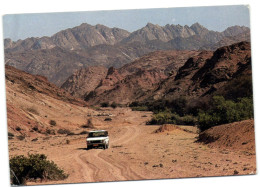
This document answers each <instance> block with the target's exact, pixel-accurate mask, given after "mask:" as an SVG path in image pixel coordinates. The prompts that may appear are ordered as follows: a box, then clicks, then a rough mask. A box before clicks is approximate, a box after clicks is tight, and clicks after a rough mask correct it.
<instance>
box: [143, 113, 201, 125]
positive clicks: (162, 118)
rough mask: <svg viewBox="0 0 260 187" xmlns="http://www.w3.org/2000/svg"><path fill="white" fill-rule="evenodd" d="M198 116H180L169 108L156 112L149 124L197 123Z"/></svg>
mask: <svg viewBox="0 0 260 187" xmlns="http://www.w3.org/2000/svg"><path fill="white" fill-rule="evenodd" d="M196 122H197V118H196V117H194V116H192V115H186V116H182V117H181V116H179V115H178V114H176V113H172V112H171V111H169V110H165V111H163V112H159V113H157V114H154V115H153V117H152V119H151V120H150V121H149V122H147V124H149V125H155V124H157V125H162V124H178V125H195V124H196Z"/></svg>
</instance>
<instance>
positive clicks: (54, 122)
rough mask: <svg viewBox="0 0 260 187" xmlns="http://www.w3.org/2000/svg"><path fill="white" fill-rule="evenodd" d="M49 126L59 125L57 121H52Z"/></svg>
mask: <svg viewBox="0 0 260 187" xmlns="http://www.w3.org/2000/svg"><path fill="white" fill-rule="evenodd" d="M49 124H50V125H52V126H56V125H57V123H56V121H55V120H50V121H49Z"/></svg>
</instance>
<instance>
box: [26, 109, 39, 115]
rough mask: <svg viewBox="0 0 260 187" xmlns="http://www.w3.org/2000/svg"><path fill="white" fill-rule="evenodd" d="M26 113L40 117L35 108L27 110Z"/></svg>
mask: <svg viewBox="0 0 260 187" xmlns="http://www.w3.org/2000/svg"><path fill="white" fill-rule="evenodd" d="M27 111H28V112H30V113H33V114H35V115H40V113H39V112H38V110H37V109H36V108H34V107H30V108H27Z"/></svg>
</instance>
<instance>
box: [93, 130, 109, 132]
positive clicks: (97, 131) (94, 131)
mask: <svg viewBox="0 0 260 187" xmlns="http://www.w3.org/2000/svg"><path fill="white" fill-rule="evenodd" d="M89 132H107V131H106V130H94V131H89Z"/></svg>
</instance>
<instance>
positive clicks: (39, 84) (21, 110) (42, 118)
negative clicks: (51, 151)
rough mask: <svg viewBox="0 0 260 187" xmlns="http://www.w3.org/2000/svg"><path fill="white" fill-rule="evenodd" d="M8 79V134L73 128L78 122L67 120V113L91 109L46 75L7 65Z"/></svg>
mask: <svg viewBox="0 0 260 187" xmlns="http://www.w3.org/2000/svg"><path fill="white" fill-rule="evenodd" d="M5 78H6V103H7V121H8V133H9V135H10V136H11V137H12V136H14V135H15V136H20V137H21V138H22V137H25V136H32V137H39V136H44V135H49V134H54V133H55V132H56V131H57V130H58V129H60V128H61V129H64V128H68V129H70V127H75V126H77V124H78V122H75V121H71V120H68V119H67V118H66V116H68V115H69V116H70V117H71V116H74V115H75V113H77V112H78V111H80V112H81V110H82V108H84V109H86V110H88V109H87V107H86V106H87V103H86V102H84V101H83V100H80V99H77V98H75V97H72V96H71V95H70V94H68V93H67V92H66V91H65V90H63V89H60V88H58V87H57V86H55V85H54V84H52V83H50V82H48V81H47V79H46V78H45V77H42V76H35V75H31V74H28V73H26V72H23V71H21V70H18V69H16V68H14V67H11V66H5ZM78 108H80V109H79V110H78ZM72 109H73V113H72V112H71V110H72ZM51 120H52V121H53V123H50V121H51ZM82 123H85V121H82ZM66 126H67V127H66ZM10 136H9V137H10Z"/></svg>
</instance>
